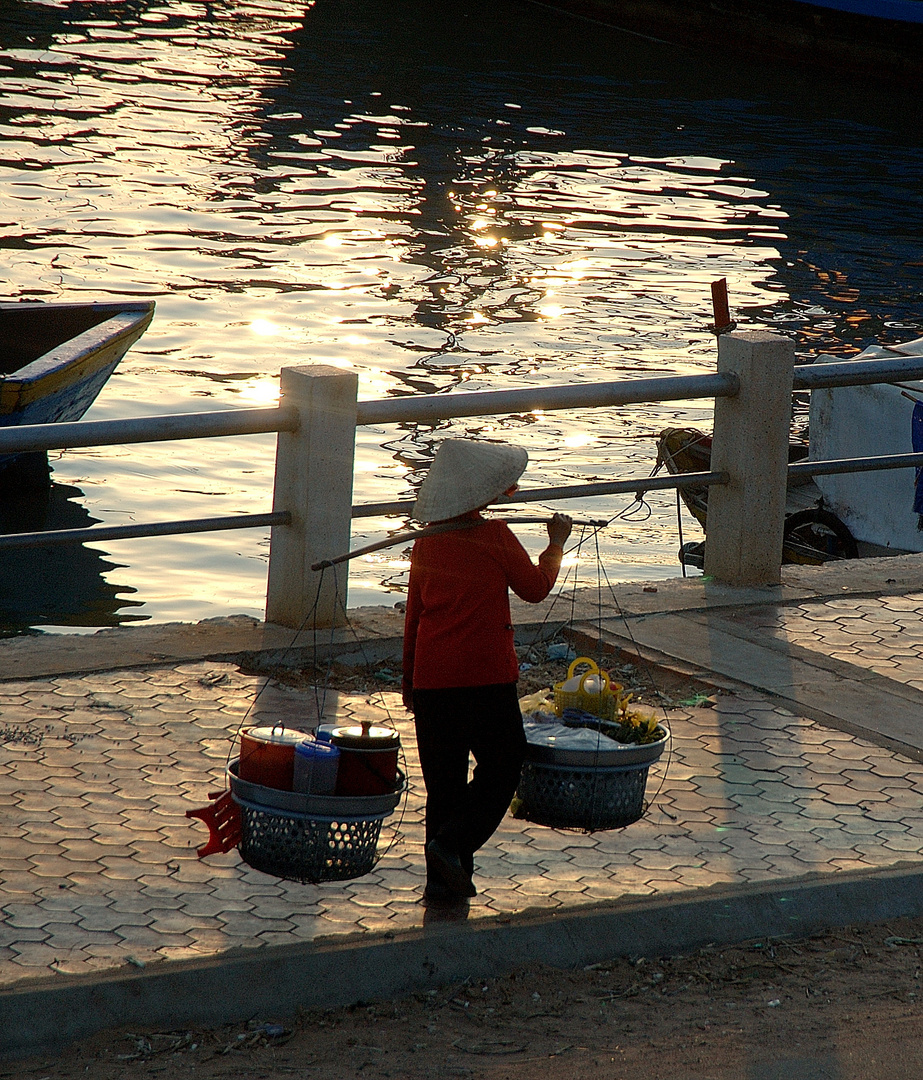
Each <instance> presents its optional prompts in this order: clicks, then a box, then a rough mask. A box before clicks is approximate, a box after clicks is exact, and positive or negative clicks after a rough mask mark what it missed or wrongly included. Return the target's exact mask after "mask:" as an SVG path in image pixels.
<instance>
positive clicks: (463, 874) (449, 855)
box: [424, 839, 478, 898]
mask: <svg viewBox="0 0 923 1080" xmlns="http://www.w3.org/2000/svg"><path fill="white" fill-rule="evenodd" d="M426 861H427V864H428V866H429V868H430V871H431V872H432V873H434V874H435V875H436V877H437V879H438V880H437V881H434V882H432V883H431V884H429V883H428V884H427V886H426V888H427V890H428V889H430V888H431V887H434V888H438V889H440V890H442V889H444V890H445V891H446V892H447V893H451V894H454V896H455V897H456V898H459V897H468V896H477V894H478V891H477V889H476V888H475V887H474V882H473V881H472V880H471V875H470V874H469V873H468V871H467V870H466V869H465V868H464V867H463V866H462V864H461V859H460V858H459V857H458V852H457V851H453V850H452V849H451V848H449V847H446V845H445V844H443V843H442V842H441V841H440V840H438V839H434V840H430V842H429V843H428V844H427V845H426ZM424 895H426V894H425V893H424Z"/></svg>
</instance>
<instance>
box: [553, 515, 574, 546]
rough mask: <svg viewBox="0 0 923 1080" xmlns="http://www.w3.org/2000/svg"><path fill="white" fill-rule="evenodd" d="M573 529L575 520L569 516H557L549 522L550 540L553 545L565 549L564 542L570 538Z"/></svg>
mask: <svg viewBox="0 0 923 1080" xmlns="http://www.w3.org/2000/svg"><path fill="white" fill-rule="evenodd" d="M573 527H574V521H573V518H571V517H570V516H569V515H568V514H555V515H554V517H553V518H552V519H551V521H549V522H548V539H549V540H550V541H551V543H552V544H558V545H559V546H560V547H564V541H565V540H567V538H568V536H570V531H571V529H572V528H573Z"/></svg>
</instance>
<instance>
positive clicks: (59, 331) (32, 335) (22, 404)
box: [0, 301, 154, 466]
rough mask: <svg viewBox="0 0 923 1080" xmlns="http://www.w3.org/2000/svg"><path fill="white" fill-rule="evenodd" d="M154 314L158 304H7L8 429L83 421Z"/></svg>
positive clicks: (1, 332)
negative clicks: (22, 425)
mask: <svg viewBox="0 0 923 1080" xmlns="http://www.w3.org/2000/svg"><path fill="white" fill-rule="evenodd" d="M153 315H154V302H153V301H139V302H132V303H103V304H54V303H47V304H46V303H18V304H14V303H7V304H0V341H3V342H4V348H3V351H2V354H0V426H10V425H20V424H53V423H64V422H67V421H71V420H79V419H80V417H81V416H83V414H84V413H85V412H86V411H87V409H88V408H89V407H90V406H91V405H92V404H93V402H94V401H95V400H96V397H97V395H98V394H99V392H100V390H102V388H103V386H104V385H105V383H106V380H107V379H108V378H109V376H110V375H111V374H112V372H113V371H114V370H115V368H116V367H117V366H118V363H119V361H120V360H121V359H122V357H123V356H124V355H125V353H126V352H128V350H129V349H130V348H131V346H132V345H133V344H134V343H135V342H136V341H137V340H138V338H139V337H140V336H141V335H142V334H143V333H144V331H145V330H146V329H147V327H148V325H149V324H150V322H151V319H152V318H153ZM22 456H23V455H13V456H11V455H5V456H2V457H0V466H4V465H7V464H9V463H10V462H11V461H13V460H15V459H16V458H17V457H19V458H21V457H22Z"/></svg>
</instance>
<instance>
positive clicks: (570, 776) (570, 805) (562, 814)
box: [516, 761, 650, 832]
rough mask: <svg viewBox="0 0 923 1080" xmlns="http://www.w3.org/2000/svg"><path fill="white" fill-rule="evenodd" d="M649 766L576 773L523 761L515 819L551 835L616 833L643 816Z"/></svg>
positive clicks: (572, 769) (575, 769) (564, 767)
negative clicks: (556, 831) (545, 829)
mask: <svg viewBox="0 0 923 1080" xmlns="http://www.w3.org/2000/svg"><path fill="white" fill-rule="evenodd" d="M649 769H650V764H649V763H640V764H635V765H623V766H619V767H614V768H613V767H609V768H606V767H604V766H603V767H599V766H597V767H595V768H578V767H575V766H570V765H552V764H546V763H545V762H539V761H526V762H525V764H524V765H523V767H522V776H521V777H520V780H519V787H518V789H517V792H516V794H517V796H518V798H519V802H520V805H519V807H518V809H517V811H516V817H518V818H524V819H525V820H526V821H532V822H534V823H535V824H536V825H547V826H549V827H550V828H552V829H581V830H583V831H584V832H597V831H599V830H602V829H621V828H624V826H626V825H631V824H632V822H635V821H638V820H639V819H640V818H642V817H643V816H644V809H645V807H644V791H645V788H646V786H647V774H648V770H649Z"/></svg>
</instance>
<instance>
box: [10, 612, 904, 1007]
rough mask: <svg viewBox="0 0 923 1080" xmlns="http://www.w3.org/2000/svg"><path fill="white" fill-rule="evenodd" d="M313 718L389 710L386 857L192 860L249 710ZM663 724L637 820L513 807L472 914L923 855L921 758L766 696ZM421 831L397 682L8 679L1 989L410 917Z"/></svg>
mask: <svg viewBox="0 0 923 1080" xmlns="http://www.w3.org/2000/svg"><path fill="white" fill-rule="evenodd" d="M882 603H885V601H882ZM921 604H923V601H921ZM824 606H825V607H827V608H828V610H829V612H830V613H831V614H832V613H834V612H836V611H837V610H839V609H837V608H836V607H830V606H829V605H824ZM844 610H845V609H844ZM871 610H872V611H873V612H874V610H875V608H874V604H873V605H872V609H871ZM904 610H905V609H904V608H900V607H899V608H897V609H894V610H891V609H889V611H890V613H891V615H892V616H894V615H897V617H898V618H903V617H904V616H903V614H902V613H903V611H904ZM771 614H772V609H768V608H767V610H766V615H771ZM864 614H865V613H864V612H863V618H864ZM794 618H795V619H796V620H797V619H798V618H800V616H798V615H797V614H796V615H795V616H794ZM838 618H840V616H837V617H836V618H835V619H831V620H828V619H822V620H820V621H821V623H822V625H823V626H827V625H828V623H829V625H830V626H831V627H834V626H838V625H839V623H838V622H837V619H838ZM893 621H894V620H893V618H892V622H893ZM870 625H871V622H870ZM819 632H828V633H829V632H832V631H830V630H827V631H817V630H816V629H811V630H810V631H809V634H811V635H816V634H817V633H819ZM876 632H877V631H876ZM899 634H900V632H898V636H899ZM871 637H872V638H875V633H872V635H871ZM876 640H878V639H877V638H876ZM917 640H919V635H917ZM820 647H822V648H826V647H829V643H828V644H824V643H823V642H820ZM921 652H923V650H920V652H915V653H914V656H915V657H916V658H917V659H916V661H914V662H917V663H921V661H919V656H920V653H921ZM857 655H858V654H857ZM906 659H907V660H908V661H909V660H911V658H910V657H907V658H906ZM902 663H903V660H902ZM914 677H915V678H916V677H917V675H915V676H914ZM319 717H323V719H324V720H326V721H333V720H343V721H353V722H355V721H357V720H361V719H371V720H375V721H379V722H380V721H387V720H388V719H389V718H390V720H391V721H392V722H393V723H394V724H395V725H396V726H397V728H398V729H399V730H400V732H401V737H402V741H403V746H404V750H405V753H406V758H407V768H408V773H409V777H410V792H409V794H408V796H407V798H406V802H405V804H404V805H403V806H402V807H401V808H400V810H399V813H398V814H396V815H395V816H394V817H393V818H391V819H389V825H388V826H387V828H386V829H385V831H384V832H383V835H382V842H381V845H380V850H381V852H382V857H381V860H380V862H379V863H378V865H377V866H376V868H375V870H374V871H373V872H372V873H370V874H368V875H366V876H365V877H363V878H360V879H356V880H353V881H347V882H335V883H328V884H322V885H301V884H295V883H290V882H285V881H280V880H278V879H276V878H272V877H269V876H267V875H265V874H262V873H259V872H258V871H255V870H253V869H251V868H250V867H248V866H246V865H245V864H243V863H242V862H241V860H240V858H239V856H238V854H237V852H236V851H234V852H231V853H229V854H227V855H217V856H211V857H209V858H207V859H205V860H203V861H199V860H198V859H197V858H196V855H195V848H196V847H198V846H199V845H200V844H202V843H204V841H205V838H206V835H207V834H206V830H205V827H204V826H203V825H202V824H201V823H200V822H198V821H194V820H190V819H187V818H186V817H185V812H186V811H187V810H188V809H191V808H196V807H200V806H203V805H204V804H205V803H206V802H207V799H208V793H209V792H211V791H214V790H216V789H220V788H222V787H223V786H224V771H225V765H226V762H227V760H228V758H229V757H230V756H231V755H232V752H233V747H234V745H235V741H236V736H237V732H238V730H239V728H240V727H241V725H242V724H243V723H246V724H247V725H248V726H249V725H251V724H264V723H272V722H279V721H281V722H284V723H286V724H288V725H291V726H303V727H306V728H309V727H311V726H313V725H314V724H315V723H316V722H317V720H318V718H319ZM670 725H671V727H672V731H673V743H672V753H671V754H670V756H669V758H667V757H666V756H665V757H664V759H662V761H661V763H660V764H659V765H658V766H656V767H655V768H654V769H653V770H652V771H651V776H650V778H649V782H648V794H649V796H650V797H651V798H652V799H653V804H652V807H651V809H650V810H649V812H648V814H647V816H646V817H645V818H644V819H643V820H642V821H640V822H638V823H636V824H635V825H632V826H630V827H628V828H627V829H624V830H620V831H611V832H604V833H596V834H594V835H586V834H583V833H580V832H566V831H555V830H552V829H547V828H542V827H538V826H535V825H530V824H529V823H528V822H524V821H517V820H513V819H512V818H507V819H506V820H505V821H504V823H503V825H502V826H501V828H500V829H499V831H498V832H497V834H496V835H495V836H494V838H493V839H492V841H491V842H490V843H489V844H488V845H487V846H486V847H485V848H484V849H483V850H482V852H481V853H480V854H479V856H478V871H477V876H476V881H477V884H478V887H479V889H480V895H479V896H478V897H477V898H476V899H475V900H474V901H473V902H472V905H471V911H470V918H472V919H478V918H486V917H490V916H503V915H508V914H509V913H513V912H523V911H527V910H536V909H542V910H549V909H562V908H573V907H574V906H577V905H588V904H593V903H599V902H601V901H606V900H611V899H613V898H616V897H623V896H643V895H652V894H655V893H659V894H662V893H666V892H671V891H674V892H675V891H679V890H693V889H698V888H701V887H703V886H709V885H716V884H727V883H742V882H755V881H761V880H770V879H776V880H779V879H785V878H792V877H797V876H799V875H803V874H806V873H810V872H824V873H835V872H836V871H838V870H847V869H860V868H871V867H885V866H891V865H895V864H898V863H901V862H907V861H920V860H921V858H923V816H921V814H920V805H921V800H923V765H921V764H919V763H917V762H914V761H911V760H910V759H906V758H903V757H901V756H900V755H896V754H894V753H893V752H891V751H889V750H887V749H883V748H881V747H878V746H875V745H872V744H870V743H867V742H864V741H862V740H860V739H857V738H854V737H853V736H851V735H847V734H844V733H842V732H839V731H834V730H830V729H828V728H824V727H820V726H818V725H817V724H815V723H813V722H811V721H810V720H805V719H803V718H800V717H798V716H795V715H793V714H791V713H790V712H786V711H785V710H783V709H780V708H778V707H774V706H773V705H772V704H771V703H770V702H769V701H767V700H766V699H765V698H764V697H761V696H760V695H759V694H758V693H756V692H753V693H743V694H740V695H722V696H720V697H719V698H718V699H717V705H716V706H715V707H714V708H702V709H690V710H684V711H677V712H674V713H672V714H671V716H670ZM422 843H423V830H422V785H421V781H420V776H419V768H418V764H417V760H416V753H415V744H414V738H413V728H412V723H410V722H409V719H408V718H407V716H406V714H405V713H404V712H403V709H402V708H401V707H400V704H399V699H398V697H397V695H396V694H385V695H378V696H376V697H375V698H374V699H371V700H369V699H366V698H363V697H357V696H347V695H338V694H336V693H328V694H327V695H326V696H325V697H323V698H322V696H321V695H320V694H319V693H316V694H314V693H297V692H295V691H291V690H286V689H281V688H279V687H277V686H274V685H269V686H268V687H265V688H264V680H261V679H257V678H253V677H250V676H245V675H242V674H241V673H240V672H239V670H238V669H237V668H236V667H235V666H233V665H231V664H221V663H211V662H204V663H191V664H182V665H179V666H170V667H163V668H159V669H152V668H145V669H140V670H126V671H114V672H108V673H105V674H96V675H87V676H62V677H56V678H48V679H45V680H43V681H40V682H39V681H23V682H15V683H14V682H4V683H0V987H10V986H12V985H13V984H16V983H18V982H20V981H22V980H27V979H30V978H31V979H34V978H37V977H48V976H49V975H52V974H53V973H62V974H67V973H75V974H76V973H91V972H100V971H106V970H113V969H116V968H118V967H120V966H123V965H126V964H127V965H134V966H140V965H148V964H150V963H152V962H155V961H167V962H169V961H171V960H177V959H185V958H190V957H205V956H214V955H218V954H221V953H222V952H224V951H226V950H231V949H238V948H241V947H247V948H250V947H260V946H265V945H275V944H283V943H295V942H301V941H305V940H317V939H320V938H328V939H329V938H330V937H331V936H336V935H347V934H355V933H357V932H360V933H361V932H363V931H365V932H373V931H379V932H380V931H388V930H391V929H398V928H406V927H415V926H419V925H421V924H423V923H424V921H425V917H426V913H425V910H424V909H423V907H422V906H421V905H420V903H419V900H420V895H421V892H422V888H423V884H424V878H423V859H422Z"/></svg>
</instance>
